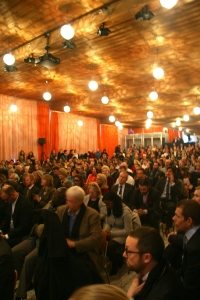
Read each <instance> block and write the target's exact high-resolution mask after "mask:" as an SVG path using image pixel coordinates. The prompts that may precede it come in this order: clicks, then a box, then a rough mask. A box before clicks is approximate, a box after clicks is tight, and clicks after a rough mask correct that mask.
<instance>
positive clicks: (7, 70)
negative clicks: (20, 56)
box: [4, 65, 17, 72]
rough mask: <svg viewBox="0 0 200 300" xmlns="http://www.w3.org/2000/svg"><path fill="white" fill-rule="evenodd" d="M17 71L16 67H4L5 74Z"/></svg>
mask: <svg viewBox="0 0 200 300" xmlns="http://www.w3.org/2000/svg"><path fill="white" fill-rule="evenodd" d="M16 70H17V68H16V67H15V65H12V66H8V65H4V71H5V72H15V71H16Z"/></svg>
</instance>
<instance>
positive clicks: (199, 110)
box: [193, 106, 200, 115]
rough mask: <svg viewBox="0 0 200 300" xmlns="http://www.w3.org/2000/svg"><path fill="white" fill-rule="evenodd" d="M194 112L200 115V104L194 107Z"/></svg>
mask: <svg viewBox="0 0 200 300" xmlns="http://www.w3.org/2000/svg"><path fill="white" fill-rule="evenodd" d="M193 113H194V114H195V115H200V107H199V106H196V107H194V109H193Z"/></svg>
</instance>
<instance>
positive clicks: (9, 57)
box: [3, 53, 15, 66]
mask: <svg viewBox="0 0 200 300" xmlns="http://www.w3.org/2000/svg"><path fill="white" fill-rule="evenodd" d="M3 61H4V63H5V64H6V65H7V66H12V65H14V63H15V57H14V55H12V54H11V53H7V54H5V55H4V56H3Z"/></svg>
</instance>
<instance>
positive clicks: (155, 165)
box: [153, 161, 159, 170]
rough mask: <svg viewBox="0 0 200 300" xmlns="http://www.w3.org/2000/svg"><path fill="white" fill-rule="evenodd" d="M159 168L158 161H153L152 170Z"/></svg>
mask: <svg viewBox="0 0 200 300" xmlns="http://www.w3.org/2000/svg"><path fill="white" fill-rule="evenodd" d="M158 169H159V163H158V162H157V161H155V162H154V163H153V170H158Z"/></svg>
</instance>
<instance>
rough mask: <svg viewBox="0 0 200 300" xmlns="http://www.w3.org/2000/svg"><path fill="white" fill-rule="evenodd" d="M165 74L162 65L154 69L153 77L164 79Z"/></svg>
mask: <svg viewBox="0 0 200 300" xmlns="http://www.w3.org/2000/svg"><path fill="white" fill-rule="evenodd" d="M164 76H165V72H164V70H163V68H161V67H156V68H154V69H153V77H154V78H155V79H157V80H160V79H163V78H164Z"/></svg>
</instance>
